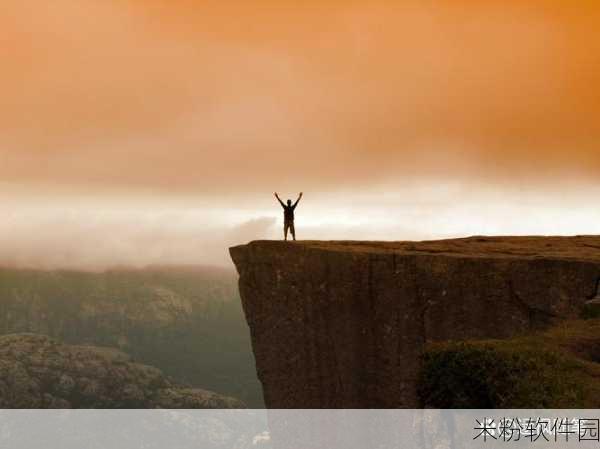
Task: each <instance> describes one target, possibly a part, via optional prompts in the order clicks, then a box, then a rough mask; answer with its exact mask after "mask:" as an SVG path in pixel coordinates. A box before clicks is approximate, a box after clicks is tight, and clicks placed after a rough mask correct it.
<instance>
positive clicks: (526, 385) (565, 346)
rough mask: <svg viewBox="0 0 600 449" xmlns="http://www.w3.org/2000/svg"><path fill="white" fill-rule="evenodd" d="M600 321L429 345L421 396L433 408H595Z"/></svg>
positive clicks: (599, 401) (599, 388)
mask: <svg viewBox="0 0 600 449" xmlns="http://www.w3.org/2000/svg"><path fill="white" fill-rule="evenodd" d="M598 361H600V320H577V321H570V322H564V323H561V324H559V325H558V326H556V327H554V328H551V329H549V330H547V331H545V332H540V333H536V334H533V335H528V336H522V337H515V338H512V339H508V340H482V341H464V342H443V343H431V344H429V345H428V346H427V348H426V351H425V354H424V366H423V370H422V373H421V379H420V385H419V394H420V397H421V401H422V404H423V406H426V407H436V408H598V407H599V406H600V364H598V363H597V362H598Z"/></svg>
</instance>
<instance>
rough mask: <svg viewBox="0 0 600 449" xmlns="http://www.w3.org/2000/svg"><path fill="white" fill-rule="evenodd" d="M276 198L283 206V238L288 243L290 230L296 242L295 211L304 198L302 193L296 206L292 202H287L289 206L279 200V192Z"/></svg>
mask: <svg viewBox="0 0 600 449" xmlns="http://www.w3.org/2000/svg"><path fill="white" fill-rule="evenodd" d="M275 198H277V201H279V204H281V207H283V236H284V238H285V240H286V241H287V236H288V229H289V231H290V232H291V233H292V238H293V239H294V240H296V229H295V228H294V209H296V206H297V205H298V203H299V202H300V199H301V198H302V192H300V195H298V199H297V200H296V202H295V203H294V204H292V200H287V204H285V203H284V202H283V201H281V198H279V195H277V192H275Z"/></svg>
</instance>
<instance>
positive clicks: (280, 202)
mask: <svg viewBox="0 0 600 449" xmlns="http://www.w3.org/2000/svg"><path fill="white" fill-rule="evenodd" d="M274 195H275V198H277V201H279V204H281V207H285V204H283V201H281V198H279V195H277V192H275V193H274Z"/></svg>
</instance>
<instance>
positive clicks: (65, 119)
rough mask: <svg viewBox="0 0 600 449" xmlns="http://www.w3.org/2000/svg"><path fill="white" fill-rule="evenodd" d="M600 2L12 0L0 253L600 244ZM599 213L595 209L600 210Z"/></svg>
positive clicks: (66, 257)
mask: <svg viewBox="0 0 600 449" xmlns="http://www.w3.org/2000/svg"><path fill="white" fill-rule="evenodd" d="M598 23H600V5H599V4H598V3H597V2H593V1H587V0H586V1H580V2H569V1H566V0H536V1H533V2H527V3H523V2H519V1H516V0H509V1H503V2H500V1H491V2H485V3H479V4H473V2H466V1H451V0H442V1H439V2H423V1H416V0H414V1H407V2H402V3H401V4H398V3H396V2H388V1H375V2H362V1H347V2H340V1H336V0H325V1H320V2H312V1H308V2H303V3H302V4H297V3H296V2H289V1H278V2H275V1H267V0H264V1H259V0H249V1H244V2H241V1H239V2H238V1H233V2H227V4H226V5H225V4H223V3H222V2H216V1H199V2H198V1H189V0H170V1H162V0H125V1H121V0H57V1H54V2H50V3H40V2H34V1H33V0H7V1H6V2H4V4H3V15H2V17H1V18H0V25H1V26H0V40H2V41H3V42H4V43H5V44H6V45H5V48H6V49H7V54H6V57H5V61H6V62H5V64H4V66H5V67H4V68H3V70H2V71H1V72H0V95H1V96H2V98H3V103H4V108H2V110H0V179H1V180H2V182H1V183H0V211H1V212H2V216H3V217H4V218H3V220H2V221H1V222H0V264H1V265H11V266H19V267H24V266H27V267H42V268H85V269H101V268H103V267H110V266H119V265H126V266H145V265H152V264H195V265H196V264H208V265H218V266H228V267H231V262H230V261H229V259H228V254H227V248H228V247H229V246H232V245H235V244H239V243H245V242H247V241H250V240H255V239H265V238H268V239H274V238H280V236H281V233H282V232H281V229H280V228H281V226H282V223H281V222H282V217H281V210H280V207H279V206H278V204H277V203H276V202H275V200H274V199H273V197H272V193H273V192H274V191H278V192H279V193H280V194H281V195H282V198H292V199H293V198H295V195H297V193H298V192H299V191H303V192H304V193H305V197H304V199H303V200H302V203H301V204H300V206H299V208H298V210H297V225H296V227H297V233H298V237H299V238H300V239H336V240H341V239H357V240H358V239H384V240H409V239H418V240H422V239H435V238H449V237H460V236H468V235H484V234H485V235H494V234H504V235H509V234H510V235H526V234H529V235H530V234H543V235H549V234H552V235H574V234H600V211H599V208H595V207H594V206H595V203H596V202H597V200H596V199H597V198H598V193H600V185H599V184H598V177H599V175H600V151H598V144H599V142H600V126H598V118H600V27H598ZM594 200H596V201H594Z"/></svg>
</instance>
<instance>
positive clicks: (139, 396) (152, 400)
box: [0, 334, 243, 408]
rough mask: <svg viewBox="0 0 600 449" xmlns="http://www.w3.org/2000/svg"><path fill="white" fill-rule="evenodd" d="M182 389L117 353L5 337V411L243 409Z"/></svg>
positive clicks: (1, 350) (0, 400)
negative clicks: (36, 409) (39, 409)
mask: <svg viewBox="0 0 600 449" xmlns="http://www.w3.org/2000/svg"><path fill="white" fill-rule="evenodd" d="M242 406H243V404H242V403H241V402H240V401H238V400H236V399H232V398H228V397H225V396H221V395H218V394H216V393H212V392H210V391H206V390H201V389H192V388H186V387H182V386H181V385H177V384H175V383H173V382H172V381H171V380H169V379H168V378H166V377H165V376H164V375H163V374H162V372H161V371H160V370H158V369H157V368H154V367H151V366H148V365H142V364H139V363H135V362H133V361H132V360H131V359H130V357H129V356H127V355H126V354H125V353H123V352H120V351H118V350H116V349H110V348H101V347H95V346H73V345H65V344H62V343H59V342H58V341H56V340H53V339H51V338H49V337H46V336H43V335H36V334H12V335H5V336H2V337H0V408H239V407H242Z"/></svg>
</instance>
